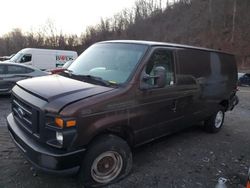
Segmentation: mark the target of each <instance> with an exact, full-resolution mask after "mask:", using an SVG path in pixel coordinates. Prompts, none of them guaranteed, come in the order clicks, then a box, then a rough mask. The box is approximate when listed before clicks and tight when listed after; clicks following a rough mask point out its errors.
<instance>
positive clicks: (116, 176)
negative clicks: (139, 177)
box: [79, 135, 132, 187]
mask: <svg viewBox="0 0 250 188" xmlns="http://www.w3.org/2000/svg"><path fill="white" fill-rule="evenodd" d="M131 168H132V153H131V150H130V147H129V146H128V144H127V142H126V141H125V140H123V139H121V138H120V137H118V136H115V135H102V136H100V137H98V138H97V139H96V140H94V141H93V143H92V144H90V147H89V149H88V150H87V153H86V155H85V157H84V159H83V161H82V165H81V169H80V173H79V181H80V184H83V185H84V186H85V187H100V186H104V185H108V184H111V183H114V182H117V181H118V180H120V179H122V178H124V177H125V176H126V175H128V173H129V172H130V170H131Z"/></svg>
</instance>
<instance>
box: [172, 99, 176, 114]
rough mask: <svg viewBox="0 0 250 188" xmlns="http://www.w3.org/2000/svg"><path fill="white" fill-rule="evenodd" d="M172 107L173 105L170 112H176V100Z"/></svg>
mask: <svg viewBox="0 0 250 188" xmlns="http://www.w3.org/2000/svg"><path fill="white" fill-rule="evenodd" d="M172 105H173V106H172V108H171V110H172V111H173V112H176V107H177V100H174V101H173V104H172Z"/></svg>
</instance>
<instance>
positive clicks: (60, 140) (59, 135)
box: [56, 132, 63, 145]
mask: <svg viewBox="0 0 250 188" xmlns="http://www.w3.org/2000/svg"><path fill="white" fill-rule="evenodd" d="M56 140H57V142H58V143H60V144H61V145H63V133H62V132H56Z"/></svg>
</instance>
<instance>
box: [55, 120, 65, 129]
mask: <svg viewBox="0 0 250 188" xmlns="http://www.w3.org/2000/svg"><path fill="white" fill-rule="evenodd" d="M55 123H56V125H57V126H58V127H60V128H63V120H62V119H61V118H56V119H55Z"/></svg>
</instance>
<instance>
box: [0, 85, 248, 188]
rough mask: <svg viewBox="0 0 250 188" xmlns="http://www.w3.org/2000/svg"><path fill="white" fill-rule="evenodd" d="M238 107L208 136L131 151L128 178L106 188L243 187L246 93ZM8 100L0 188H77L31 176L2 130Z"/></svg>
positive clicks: (2, 105) (2, 101) (0, 142)
mask: <svg viewBox="0 0 250 188" xmlns="http://www.w3.org/2000/svg"><path fill="white" fill-rule="evenodd" d="M240 89H241V91H239V92H238V96H239V97H240V103H239V105H238V106H237V107H236V108H235V109H234V110H233V111H232V112H228V113H227V114H226V119H225V123H224V127H223V129H222V130H221V132H219V133H217V134H207V133H205V132H203V130H202V129H201V128H199V127H194V128H190V129H187V130H185V131H182V132H180V133H177V134H174V135H172V136H168V137H164V138H161V139H159V140H157V141H154V142H152V143H150V144H147V145H144V146H142V147H139V148H137V149H135V150H134V151H133V155H134V165H133V170H132V172H131V174H130V175H129V176H128V177H126V178H125V179H124V180H122V181H120V182H118V183H117V184H114V185H112V186H109V187H110V188H116V187H120V188H121V187H122V188H123V187H125V188H134V187H136V188H151V187H152V188H213V187H215V184H216V182H217V180H218V178H219V177H224V178H226V179H228V182H227V186H228V187H229V188H243V187H244V186H245V184H246V179H247V178H246V175H247V171H248V167H249V166H250V147H249V146H250V128H249V126H250V89H249V88H243V87H242V88H240ZM9 111H10V98H9V97H8V96H0V188H15V187H18V188H19V187H20V188H31V187H32V188H33V187H36V188H54V187H60V188H66V187H71V188H74V187H79V185H78V183H77V179H76V178H74V177H58V176H52V175H46V174H42V173H36V172H35V171H34V170H32V167H31V165H30V164H29V163H28V162H27V161H26V160H25V159H24V158H23V156H22V154H21V153H20V152H19V151H18V150H17V148H16V147H15V145H14V144H13V142H12V141H11V139H10V137H9V134H8V132H7V128H6V122H5V121H6V115H7V114H8V113H9Z"/></svg>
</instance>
